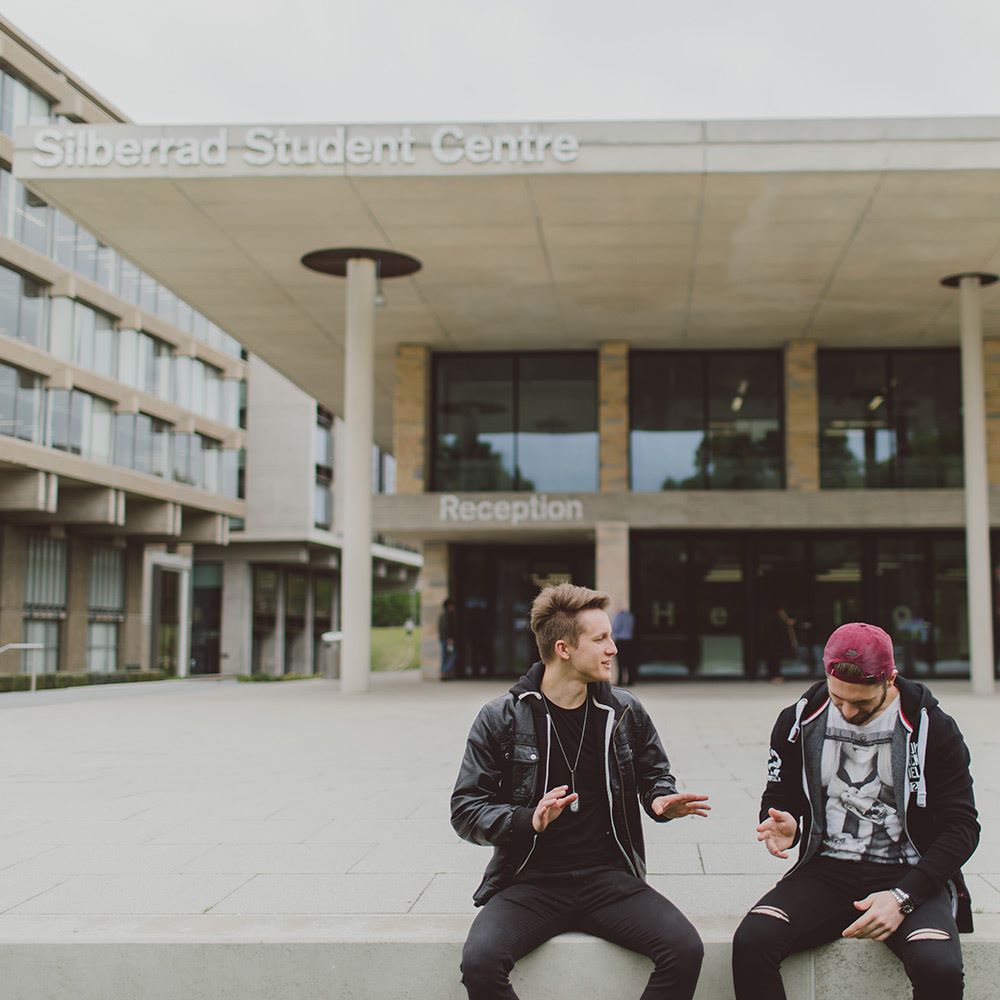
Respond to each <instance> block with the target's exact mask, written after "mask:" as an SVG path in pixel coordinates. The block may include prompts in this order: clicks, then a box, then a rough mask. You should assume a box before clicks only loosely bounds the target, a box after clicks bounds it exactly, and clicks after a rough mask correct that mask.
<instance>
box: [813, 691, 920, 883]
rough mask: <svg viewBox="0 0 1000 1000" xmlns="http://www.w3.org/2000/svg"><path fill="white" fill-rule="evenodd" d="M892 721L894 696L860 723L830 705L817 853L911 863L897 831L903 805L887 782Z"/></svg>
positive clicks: (895, 717)
mask: <svg viewBox="0 0 1000 1000" xmlns="http://www.w3.org/2000/svg"><path fill="white" fill-rule="evenodd" d="M898 719H899V699H898V698H897V699H896V700H895V701H894V702H893V703H892V704H891V705H890V706H889V707H888V708H887V709H886V710H885V711H884V712H883V713H882V714H881V715H879V716H876V717H875V718H874V719H872V720H871V722H866V723H865V724H864V725H863V726H852V725H851V723H849V722H847V721H846V720H845V719H844V717H843V716H842V715H841V714H840V712H839V711H838V709H837V707H836V705H834V704H832V703H831V704H830V708H829V710H828V712H827V717H826V737H825V739H824V741H823V772H822V773H823V787H824V788H825V789H826V834H825V836H824V838H823V846H822V848H821V849H820V854H822V855H823V856H825V857H828V858H837V859H839V860H842V861H874V862H877V863H879V864H890V865H898V864H907V865H912V864H915V863H916V861H917V857H918V855H917V852H916V850H914V847H913V845H912V844H911V843H910V841H909V840H908V839H907V836H906V834H905V833H904V832H903V813H902V808H903V806H902V803H897V802H896V790H895V788H894V787H893V781H892V734H893V730H894V729H895V728H896V723H897V721H898Z"/></svg>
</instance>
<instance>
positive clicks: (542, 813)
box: [531, 785, 577, 833]
mask: <svg viewBox="0 0 1000 1000" xmlns="http://www.w3.org/2000/svg"><path fill="white" fill-rule="evenodd" d="M567 791H569V785H557V786H556V787H555V788H552V789H550V790H549V791H547V792H546V793H545V794H544V795H543V796H542V798H541V801H540V802H539V803H538V805H537V806H535V814H534V815H533V816H532V817H531V825H532V826H533V827H534V828H535V833H541V832H542V831H543V830H544V829H545V828H546V827H547V826H548V825H549V823H551V822H552V821H553V820H554V819H558V818H559V817H560V816H561V815H562V811H563V809H565V808H566V806H568V805H569V804H570V803H571V802H575V801H576V799H577V795H576V792H573V793H572V794H571V795H567V794H566V792H567Z"/></svg>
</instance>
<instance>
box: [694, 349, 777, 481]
mask: <svg viewBox="0 0 1000 1000" xmlns="http://www.w3.org/2000/svg"><path fill="white" fill-rule="evenodd" d="M707 358H708V452H709V456H710V459H709V470H708V485H709V487H711V488H712V489H720V490H752V489H780V488H781V486H782V485H783V482H782V480H783V475H782V467H783V455H784V447H783V444H782V439H781V355H780V354H778V353H777V352H761V353H749V352H739V351H732V352H726V353H718V354H709V355H707Z"/></svg>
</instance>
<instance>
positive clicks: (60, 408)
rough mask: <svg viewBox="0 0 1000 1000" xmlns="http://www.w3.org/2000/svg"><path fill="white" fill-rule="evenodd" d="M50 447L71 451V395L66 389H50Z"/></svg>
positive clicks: (48, 400)
mask: <svg viewBox="0 0 1000 1000" xmlns="http://www.w3.org/2000/svg"><path fill="white" fill-rule="evenodd" d="M45 396H46V401H47V403H48V406H49V445H50V446H51V447H53V448H57V449H59V450H60V451H68V450H69V409H70V393H69V392H68V391H67V390H65V389H49V390H48V391H47V392H46V394H45Z"/></svg>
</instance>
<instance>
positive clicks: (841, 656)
mask: <svg viewBox="0 0 1000 1000" xmlns="http://www.w3.org/2000/svg"><path fill="white" fill-rule="evenodd" d="M839 663H854V664H856V665H857V666H858V667H860V668H861V670H862V671H863V672H864V675H865V676H864V679H859V678H857V677H841V676H840V675H839V674H838V673H837V664H839ZM823 667H824V669H825V670H826V672H827V674H829V676H830V677H836V678H837V680H841V681H844V682H845V683H847V684H880V683H881V682H882V681H885V680H888V679H889V678H890V677H891V676H892V672H893V670H895V669H896V663H895V659H894V657H893V652H892V639H890V638H889V635H888V633H887V632H885V631H884V630H883V629H880V628H879V627H878V625H866V624H865V623H864V622H849V623H848V624H846V625H841V626H840V628H838V629H837V630H836V631H835V632H834V633H833V635H831V636H830V638H829V639H828V640H827V642H826V648H825V649H824V650H823Z"/></svg>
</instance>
